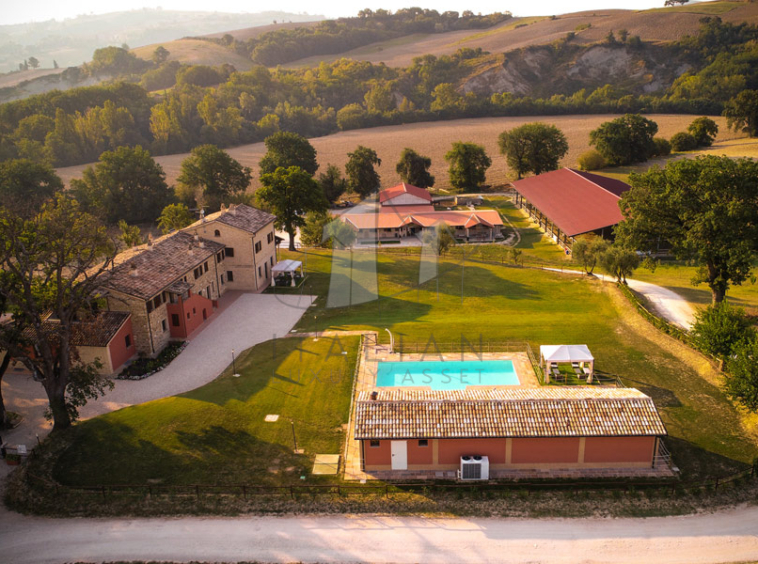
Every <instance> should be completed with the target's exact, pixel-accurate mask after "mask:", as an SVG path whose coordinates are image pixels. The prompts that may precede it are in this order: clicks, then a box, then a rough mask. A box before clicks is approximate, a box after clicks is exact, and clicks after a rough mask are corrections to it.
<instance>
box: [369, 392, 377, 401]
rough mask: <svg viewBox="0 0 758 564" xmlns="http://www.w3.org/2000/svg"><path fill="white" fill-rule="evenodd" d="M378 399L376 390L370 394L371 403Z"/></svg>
mask: <svg viewBox="0 0 758 564" xmlns="http://www.w3.org/2000/svg"><path fill="white" fill-rule="evenodd" d="M378 397H379V392H377V391H376V390H374V391H373V392H371V401H376V400H377V398H378Z"/></svg>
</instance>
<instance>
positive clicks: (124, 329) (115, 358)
mask: <svg viewBox="0 0 758 564" xmlns="http://www.w3.org/2000/svg"><path fill="white" fill-rule="evenodd" d="M127 335H129V342H130V345H129V347H128V348H127V346H126V336H127ZM135 352H136V351H135V349H134V333H133V331H132V318H131V316H129V318H128V319H127V320H126V323H124V324H123V325H122V326H121V329H119V330H118V333H116V335H115V336H114V337H113V338H112V339H111V342H110V343H108V354H109V355H110V357H111V367H112V368H113V371H114V372H116V371H118V369H119V368H120V367H121V365H122V364H124V363H125V362H126V361H127V360H129V359H130V358H131V357H132V355H134V353H135Z"/></svg>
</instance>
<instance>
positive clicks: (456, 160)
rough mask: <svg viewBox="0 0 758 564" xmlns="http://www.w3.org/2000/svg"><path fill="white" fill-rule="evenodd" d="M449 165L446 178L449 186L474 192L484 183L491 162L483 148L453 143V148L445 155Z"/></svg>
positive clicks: (470, 144) (472, 144)
mask: <svg viewBox="0 0 758 564" xmlns="http://www.w3.org/2000/svg"><path fill="white" fill-rule="evenodd" d="M445 160H446V161H447V162H448V163H450V167H449V168H448V176H449V177H450V184H451V185H452V186H453V188H456V189H457V190H468V191H471V190H475V189H477V188H479V187H480V186H481V185H482V183H483V182H484V179H485V175H486V173H487V169H488V168H489V167H490V165H492V160H490V158H489V157H488V156H487V153H486V152H485V150H484V147H482V146H481V145H476V144H474V143H462V142H460V141H458V142H456V143H453V148H452V149H451V150H450V151H448V152H447V153H446V154H445Z"/></svg>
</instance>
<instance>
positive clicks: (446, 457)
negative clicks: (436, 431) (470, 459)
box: [438, 439, 505, 464]
mask: <svg viewBox="0 0 758 564" xmlns="http://www.w3.org/2000/svg"><path fill="white" fill-rule="evenodd" d="M474 454H478V455H482V456H487V457H489V459H490V463H491V464H504V463H505V439H440V441H439V455H438V456H439V458H438V460H439V464H458V463H460V461H461V456H465V455H474Z"/></svg>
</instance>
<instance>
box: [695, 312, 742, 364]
mask: <svg viewBox="0 0 758 564" xmlns="http://www.w3.org/2000/svg"><path fill="white" fill-rule="evenodd" d="M690 333H691V335H692V338H693V340H694V341H695V344H696V345H697V346H698V348H700V350H702V351H703V352H705V353H707V354H710V355H713V356H715V357H716V358H718V359H719V360H720V361H721V364H722V366H723V363H724V362H726V360H727V359H728V358H729V357H731V356H732V353H733V352H734V349H735V347H736V346H737V345H738V344H739V343H740V342H741V341H744V340H745V339H754V338H755V330H754V329H753V328H752V324H751V322H750V319H749V318H748V317H747V315H746V314H745V310H743V309H741V308H735V307H732V306H731V305H729V302H721V303H718V304H711V305H709V306H708V307H707V308H705V309H704V310H702V311H701V312H699V313H698V314H697V316H696V317H695V323H694V324H693V325H692V330H691V332H690Z"/></svg>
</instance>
